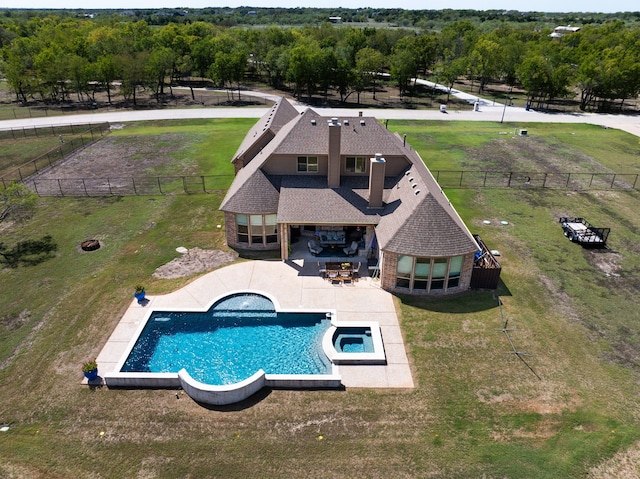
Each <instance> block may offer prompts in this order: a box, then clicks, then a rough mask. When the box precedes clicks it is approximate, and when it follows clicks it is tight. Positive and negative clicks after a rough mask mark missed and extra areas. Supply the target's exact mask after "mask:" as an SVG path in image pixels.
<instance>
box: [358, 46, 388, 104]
mask: <svg viewBox="0 0 640 479" xmlns="http://www.w3.org/2000/svg"><path fill="white" fill-rule="evenodd" d="M383 63H384V55H383V54H382V53H380V52H379V51H377V50H374V49H373V48H370V47H365V48H362V49H360V50H358V53H356V72H357V73H358V75H359V76H360V81H361V84H362V85H363V86H364V88H365V89H366V88H368V87H369V86H370V85H371V86H372V88H373V99H374V100H375V99H376V80H377V78H378V74H379V73H380V72H381V70H382V64H383ZM358 101H360V100H359V98H358Z"/></svg>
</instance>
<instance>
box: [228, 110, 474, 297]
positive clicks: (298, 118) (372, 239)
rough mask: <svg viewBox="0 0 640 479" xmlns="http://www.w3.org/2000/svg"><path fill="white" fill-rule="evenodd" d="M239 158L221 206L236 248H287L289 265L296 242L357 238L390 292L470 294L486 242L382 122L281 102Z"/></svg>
mask: <svg viewBox="0 0 640 479" xmlns="http://www.w3.org/2000/svg"><path fill="white" fill-rule="evenodd" d="M232 161H233V163H234V165H235V170H236V177H235V179H234V181H233V183H232V185H231V187H230V188H229V191H228V192H227V195H226V196H225V198H224V200H223V202H222V204H221V206H220V209H221V210H222V211H223V212H224V214H225V221H226V235H227V243H228V245H229V246H231V247H233V248H236V249H239V250H276V251H277V250H279V252H280V256H281V258H282V259H283V260H286V259H288V258H289V254H290V253H289V251H290V245H291V243H293V242H299V241H300V240H302V241H305V240H306V239H307V238H311V239H314V240H317V241H318V243H319V244H320V245H321V246H322V245H324V246H325V247H327V248H328V247H333V246H334V245H333V244H332V243H336V242H337V243H344V244H346V245H348V244H351V242H352V240H354V241H356V243H357V245H358V247H357V249H358V254H361V255H364V256H365V257H366V258H369V259H370V260H372V262H373V263H375V264H376V268H377V269H378V270H379V273H380V281H381V286H382V287H383V288H384V289H386V290H389V291H393V292H401V293H407V294H429V295H442V294H452V293H456V292H460V291H464V290H466V289H468V288H469V285H470V281H471V273H472V268H473V261H474V254H475V253H476V252H477V251H478V250H479V249H480V248H479V246H478V244H477V242H476V240H475V239H474V237H473V236H472V234H471V233H470V232H469V230H468V229H467V227H466V225H465V224H464V223H463V221H462V220H461V219H460V217H459V216H458V214H457V212H456V211H455V209H454V208H453V206H452V205H451V204H450V202H449V200H448V199H447V197H446V196H445V194H444V192H443V191H442V190H441V188H440V186H439V185H438V183H437V182H436V180H435V178H434V177H433V175H432V174H431V172H430V171H429V170H428V168H427V167H426V165H425V164H424V162H423V161H422V159H421V158H420V156H419V155H418V153H417V152H416V151H415V150H413V149H412V148H411V146H410V145H408V144H407V143H406V139H405V138H403V137H401V136H400V135H398V134H393V133H391V132H390V131H389V130H388V129H387V128H386V127H385V126H384V125H383V124H381V123H380V122H379V121H377V120H376V119H375V118H373V117H365V116H354V117H342V118H328V117H324V116H321V115H320V114H319V113H318V112H316V111H314V110H313V109H310V108H308V109H306V110H304V111H303V112H301V113H299V112H298V110H297V109H296V108H294V107H293V105H291V103H289V102H288V101H287V100H285V99H280V100H279V101H278V102H277V103H276V104H275V105H274V106H273V107H272V108H271V110H270V111H269V112H268V113H267V114H265V115H264V116H263V117H262V118H261V119H260V120H259V121H258V122H257V123H256V124H255V125H254V127H253V128H252V129H251V130H250V131H249V133H248V134H247V136H246V137H245V139H244V141H243V142H242V144H241V145H240V147H239V148H238V151H237V152H236V155H235V156H234V158H233V160H232ZM323 241H324V243H323Z"/></svg>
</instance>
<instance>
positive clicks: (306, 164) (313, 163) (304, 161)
mask: <svg viewBox="0 0 640 479" xmlns="http://www.w3.org/2000/svg"><path fill="white" fill-rule="evenodd" d="M298 171H306V172H308V173H317V171H318V157H317V156H299V157H298Z"/></svg>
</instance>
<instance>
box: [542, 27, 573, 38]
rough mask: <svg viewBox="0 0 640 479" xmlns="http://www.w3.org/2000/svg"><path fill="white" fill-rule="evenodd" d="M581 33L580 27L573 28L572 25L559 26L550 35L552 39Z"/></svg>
mask: <svg viewBox="0 0 640 479" xmlns="http://www.w3.org/2000/svg"><path fill="white" fill-rule="evenodd" d="M579 31H580V27H572V26H571V25H567V26H562V25H561V26H559V27H556V28H554V29H553V32H552V33H550V34H549V36H550V37H551V38H554V39H556V38H562V37H564V36H565V35H569V34H571V33H576V32H579Z"/></svg>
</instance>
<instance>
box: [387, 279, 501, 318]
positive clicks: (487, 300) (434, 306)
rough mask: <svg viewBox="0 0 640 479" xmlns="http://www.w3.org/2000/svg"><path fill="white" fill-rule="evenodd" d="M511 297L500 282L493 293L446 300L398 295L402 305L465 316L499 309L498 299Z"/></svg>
mask: <svg viewBox="0 0 640 479" xmlns="http://www.w3.org/2000/svg"><path fill="white" fill-rule="evenodd" d="M500 296H511V292H510V291H509V288H508V287H507V286H506V285H505V284H504V283H503V282H502V280H500V283H499V284H498V288H497V289H496V290H493V291H467V292H465V293H461V294H457V295H455V296H450V297H446V298H425V297H420V296H409V295H398V298H399V299H400V301H402V303H404V304H406V305H407V306H412V307H414V308H419V309H424V310H427V311H433V312H436V313H451V314H465V313H474V312H479V311H488V310H490V309H493V308H497V307H498V297H500Z"/></svg>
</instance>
